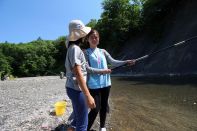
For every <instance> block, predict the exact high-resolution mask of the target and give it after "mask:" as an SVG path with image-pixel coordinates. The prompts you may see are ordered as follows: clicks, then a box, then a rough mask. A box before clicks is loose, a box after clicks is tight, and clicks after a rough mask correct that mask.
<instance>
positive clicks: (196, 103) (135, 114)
mask: <svg viewBox="0 0 197 131" xmlns="http://www.w3.org/2000/svg"><path fill="white" fill-rule="evenodd" d="M155 81H157V82H154V80H153V81H134V80H132V79H131V78H119V77H113V78H112V88H111V94H110V102H111V103H112V104H111V108H110V112H111V113H110V115H111V116H110V123H111V124H110V130H112V131H197V84H196V82H194V83H191V82H183V81H182V80H181V81H179V82H173V83H172V82H168V81H162V80H161V81H160V80H159V81H160V82H158V80H155Z"/></svg>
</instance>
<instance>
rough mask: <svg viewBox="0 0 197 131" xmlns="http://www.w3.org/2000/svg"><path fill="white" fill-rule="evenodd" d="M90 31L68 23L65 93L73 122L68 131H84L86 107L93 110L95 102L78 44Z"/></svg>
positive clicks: (82, 26)
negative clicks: (88, 84) (87, 84)
mask: <svg viewBox="0 0 197 131" xmlns="http://www.w3.org/2000/svg"><path fill="white" fill-rule="evenodd" d="M90 31H91V28H90V27H86V26H85V25H84V24H83V23H82V22H81V21H80V20H72V21H71V22H70V23H69V36H68V49H67V55H66V62H65V67H66V77H67V80H66V91H67V94H68V97H69V98H70V99H71V102H72V106H73V112H74V121H73V123H71V125H72V127H70V128H68V130H74V129H75V131H86V130H87V125H88V107H89V108H94V107H95V102H94V99H93V97H92V96H91V95H90V93H89V90H88V88H87V86H86V75H87V72H86V60H85V56H84V54H83V51H82V50H81V49H80V47H79V44H81V43H82V38H84V37H85V36H86V35H87V34H88V33H89V32H90Z"/></svg>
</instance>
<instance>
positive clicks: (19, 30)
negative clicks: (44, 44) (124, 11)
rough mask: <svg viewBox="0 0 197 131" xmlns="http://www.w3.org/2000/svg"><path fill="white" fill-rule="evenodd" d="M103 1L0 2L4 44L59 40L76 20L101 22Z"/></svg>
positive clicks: (13, 0)
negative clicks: (99, 20)
mask: <svg viewBox="0 0 197 131" xmlns="http://www.w3.org/2000/svg"><path fill="white" fill-rule="evenodd" d="M102 1H103V0H0V42H5V41H8V42H12V43H19V42H23V43H25V42H30V41H32V40H36V39H37V38H38V37H41V38H42V39H44V40H45V39H46V40H55V39H57V38H58V37H59V36H65V35H67V34H68V24H69V22H70V21H71V20H72V19H80V20H82V21H83V22H84V23H85V24H87V23H88V22H89V21H90V19H97V20H98V19H99V18H100V15H101V13H102V11H103V10H102V5H101V3H102Z"/></svg>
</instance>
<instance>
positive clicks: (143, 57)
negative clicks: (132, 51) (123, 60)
mask: <svg viewBox="0 0 197 131" xmlns="http://www.w3.org/2000/svg"><path fill="white" fill-rule="evenodd" d="M147 57H149V55H145V56H142V57H140V58H137V59H135V61H136V62H138V61H140V60H143V59H145V58H147Z"/></svg>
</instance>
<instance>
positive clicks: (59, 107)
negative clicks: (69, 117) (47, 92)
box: [55, 101, 66, 116]
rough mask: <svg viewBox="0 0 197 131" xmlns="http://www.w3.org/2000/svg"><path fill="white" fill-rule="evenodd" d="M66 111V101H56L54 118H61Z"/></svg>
mask: <svg viewBox="0 0 197 131" xmlns="http://www.w3.org/2000/svg"><path fill="white" fill-rule="evenodd" d="M65 110H66V101H58V102H56V103H55V114H56V116H62V115H63V114H64V113H65Z"/></svg>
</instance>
